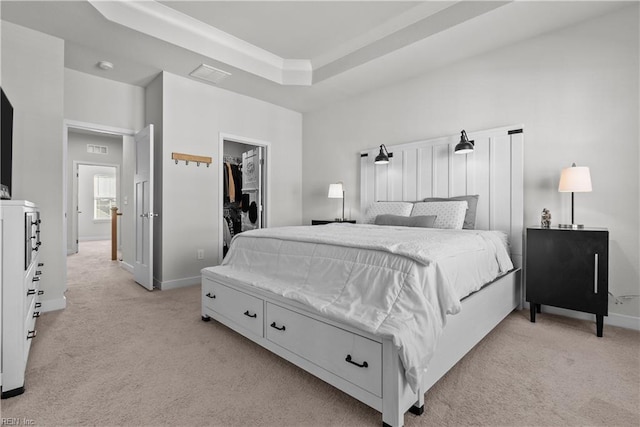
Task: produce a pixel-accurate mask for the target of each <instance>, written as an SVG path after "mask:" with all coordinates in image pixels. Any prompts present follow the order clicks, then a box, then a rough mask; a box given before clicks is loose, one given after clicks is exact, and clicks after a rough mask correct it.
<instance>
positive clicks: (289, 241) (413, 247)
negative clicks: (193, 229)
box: [207, 224, 513, 391]
mask: <svg viewBox="0 0 640 427" xmlns="http://www.w3.org/2000/svg"><path fill="white" fill-rule="evenodd" d="M469 260H472V261H471V262H469ZM465 268H466V270H465ZM512 268H513V264H512V263H511V260H510V258H509V254H508V250H507V245H506V238H505V235H504V233H499V232H492V231H480V230H438V229H422V228H407V227H384V226H377V225H353V224H330V225H326V226H309V227H281V228H267V229H261V230H253V231H249V232H244V233H242V234H239V235H237V236H235V237H234V239H233V242H232V245H231V250H230V251H229V253H228V254H227V256H226V258H225V259H224V262H223V265H222V266H219V267H213V268H210V269H207V270H209V271H211V272H214V273H216V274H218V275H221V276H223V277H229V278H233V279H236V280H241V281H243V282H246V283H249V284H251V285H253V286H256V287H258V288H261V289H266V290H269V291H271V292H273V293H275V294H278V295H282V296H284V297H286V298H289V299H292V300H295V301H298V302H300V303H303V304H305V305H307V306H308V307H310V308H311V309H314V310H316V311H317V312H318V313H320V314H322V315H325V316H327V317H330V318H332V319H335V320H338V321H342V322H344V323H347V324H350V325H352V326H355V327H357V328H359V329H362V330H364V331H367V332H370V333H372V334H375V335H377V336H382V337H391V338H392V339H393V343H394V345H395V346H397V348H398V349H399V354H400V358H401V360H402V363H403V366H404V368H405V373H406V378H407V381H408V383H409V385H410V386H411V388H412V389H414V391H415V390H417V388H418V386H419V384H420V381H421V378H422V373H423V372H424V370H425V369H426V368H427V364H428V362H429V360H430V359H431V357H432V355H433V352H434V350H435V347H436V343H437V341H438V338H439V336H440V334H441V332H442V329H443V327H444V324H445V320H446V315H447V314H455V313H457V312H458V311H459V310H460V299H461V298H462V297H464V296H466V295H467V294H468V293H470V292H473V291H474V290H477V289H479V288H480V287H482V286H483V285H484V284H486V283H487V282H490V281H491V280H493V279H495V278H496V277H497V276H499V275H501V274H503V273H506V272H507V271H509V270H510V269H512ZM459 278H463V279H464V280H463V282H464V286H463V287H461V286H456V282H460V281H461V280H459ZM468 282H473V283H468ZM461 289H463V290H461Z"/></svg>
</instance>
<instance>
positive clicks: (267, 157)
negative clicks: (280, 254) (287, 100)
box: [218, 132, 271, 263]
mask: <svg viewBox="0 0 640 427" xmlns="http://www.w3.org/2000/svg"><path fill="white" fill-rule="evenodd" d="M225 141H229V142H238V143H240V144H246V145H253V146H257V147H262V148H263V149H264V157H263V158H264V165H263V174H264V182H263V183H262V198H263V201H264V204H265V205H266V206H263V215H264V216H263V218H264V222H263V224H262V226H263V228H267V227H269V225H270V218H271V191H270V187H269V186H270V185H271V168H270V167H269V165H270V164H271V142H269V141H263V140H260V139H255V138H248V137H244V136H238V135H233V134H230V133H223V132H220V133H219V137H218V153H219V157H220V160H219V161H218V205H219V208H218V263H222V255H223V254H222V246H223V245H222V243H223V240H224V233H223V223H222V221H224V203H223V202H222V195H223V194H224V189H223V188H222V187H223V185H224V176H223V170H222V167H223V166H222V165H223V163H224V142H225Z"/></svg>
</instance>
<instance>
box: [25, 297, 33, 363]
mask: <svg viewBox="0 0 640 427" xmlns="http://www.w3.org/2000/svg"><path fill="white" fill-rule="evenodd" d="M34 305H35V302H34ZM32 310H33V307H31V310H30V312H31V313H33V311H32ZM35 337H36V318H35V317H33V316H30V317H28V318H27V319H26V322H25V330H24V331H23V339H24V354H23V360H24V363H25V364H26V363H27V359H28V358H29V349H30V348H31V342H32V341H33V339H34V338H35Z"/></svg>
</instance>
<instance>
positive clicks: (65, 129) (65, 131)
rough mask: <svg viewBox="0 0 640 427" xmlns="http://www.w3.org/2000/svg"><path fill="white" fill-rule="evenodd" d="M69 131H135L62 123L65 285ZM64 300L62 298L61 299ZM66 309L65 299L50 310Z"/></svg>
mask: <svg viewBox="0 0 640 427" xmlns="http://www.w3.org/2000/svg"><path fill="white" fill-rule="evenodd" d="M70 129H79V130H86V131H90V132H96V133H104V134H108V135H118V136H122V137H125V136H130V137H133V136H134V135H135V133H136V132H135V131H134V130H133V129H125V128H118V127H114V126H107V125H101V124H97V123H90V122H83V121H78V120H68V119H64V120H63V122H62V253H63V254H64V268H63V271H62V279H63V281H64V284H65V291H66V284H67V243H68V242H67V233H68V232H69V230H68V228H67V227H68V222H69V221H68V212H67V205H68V202H69V194H67V193H68V191H67V186H68V185H69V183H68V180H67V172H68V170H67V168H68V163H69V130H70ZM63 298H64V297H63ZM65 307H66V298H65V300H64V302H62V303H60V304H59V305H56V307H55V308H52V310H58V309H63V308H65Z"/></svg>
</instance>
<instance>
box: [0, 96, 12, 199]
mask: <svg viewBox="0 0 640 427" xmlns="http://www.w3.org/2000/svg"><path fill="white" fill-rule="evenodd" d="M0 97H1V100H0V115H1V116H2V121H1V124H0V126H1V127H0V184H1V188H0V190H1V191H0V198H2V199H11V174H12V167H13V160H12V158H13V106H12V105H11V102H9V98H7V95H6V94H5V93H4V90H3V89H2V88H0Z"/></svg>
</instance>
